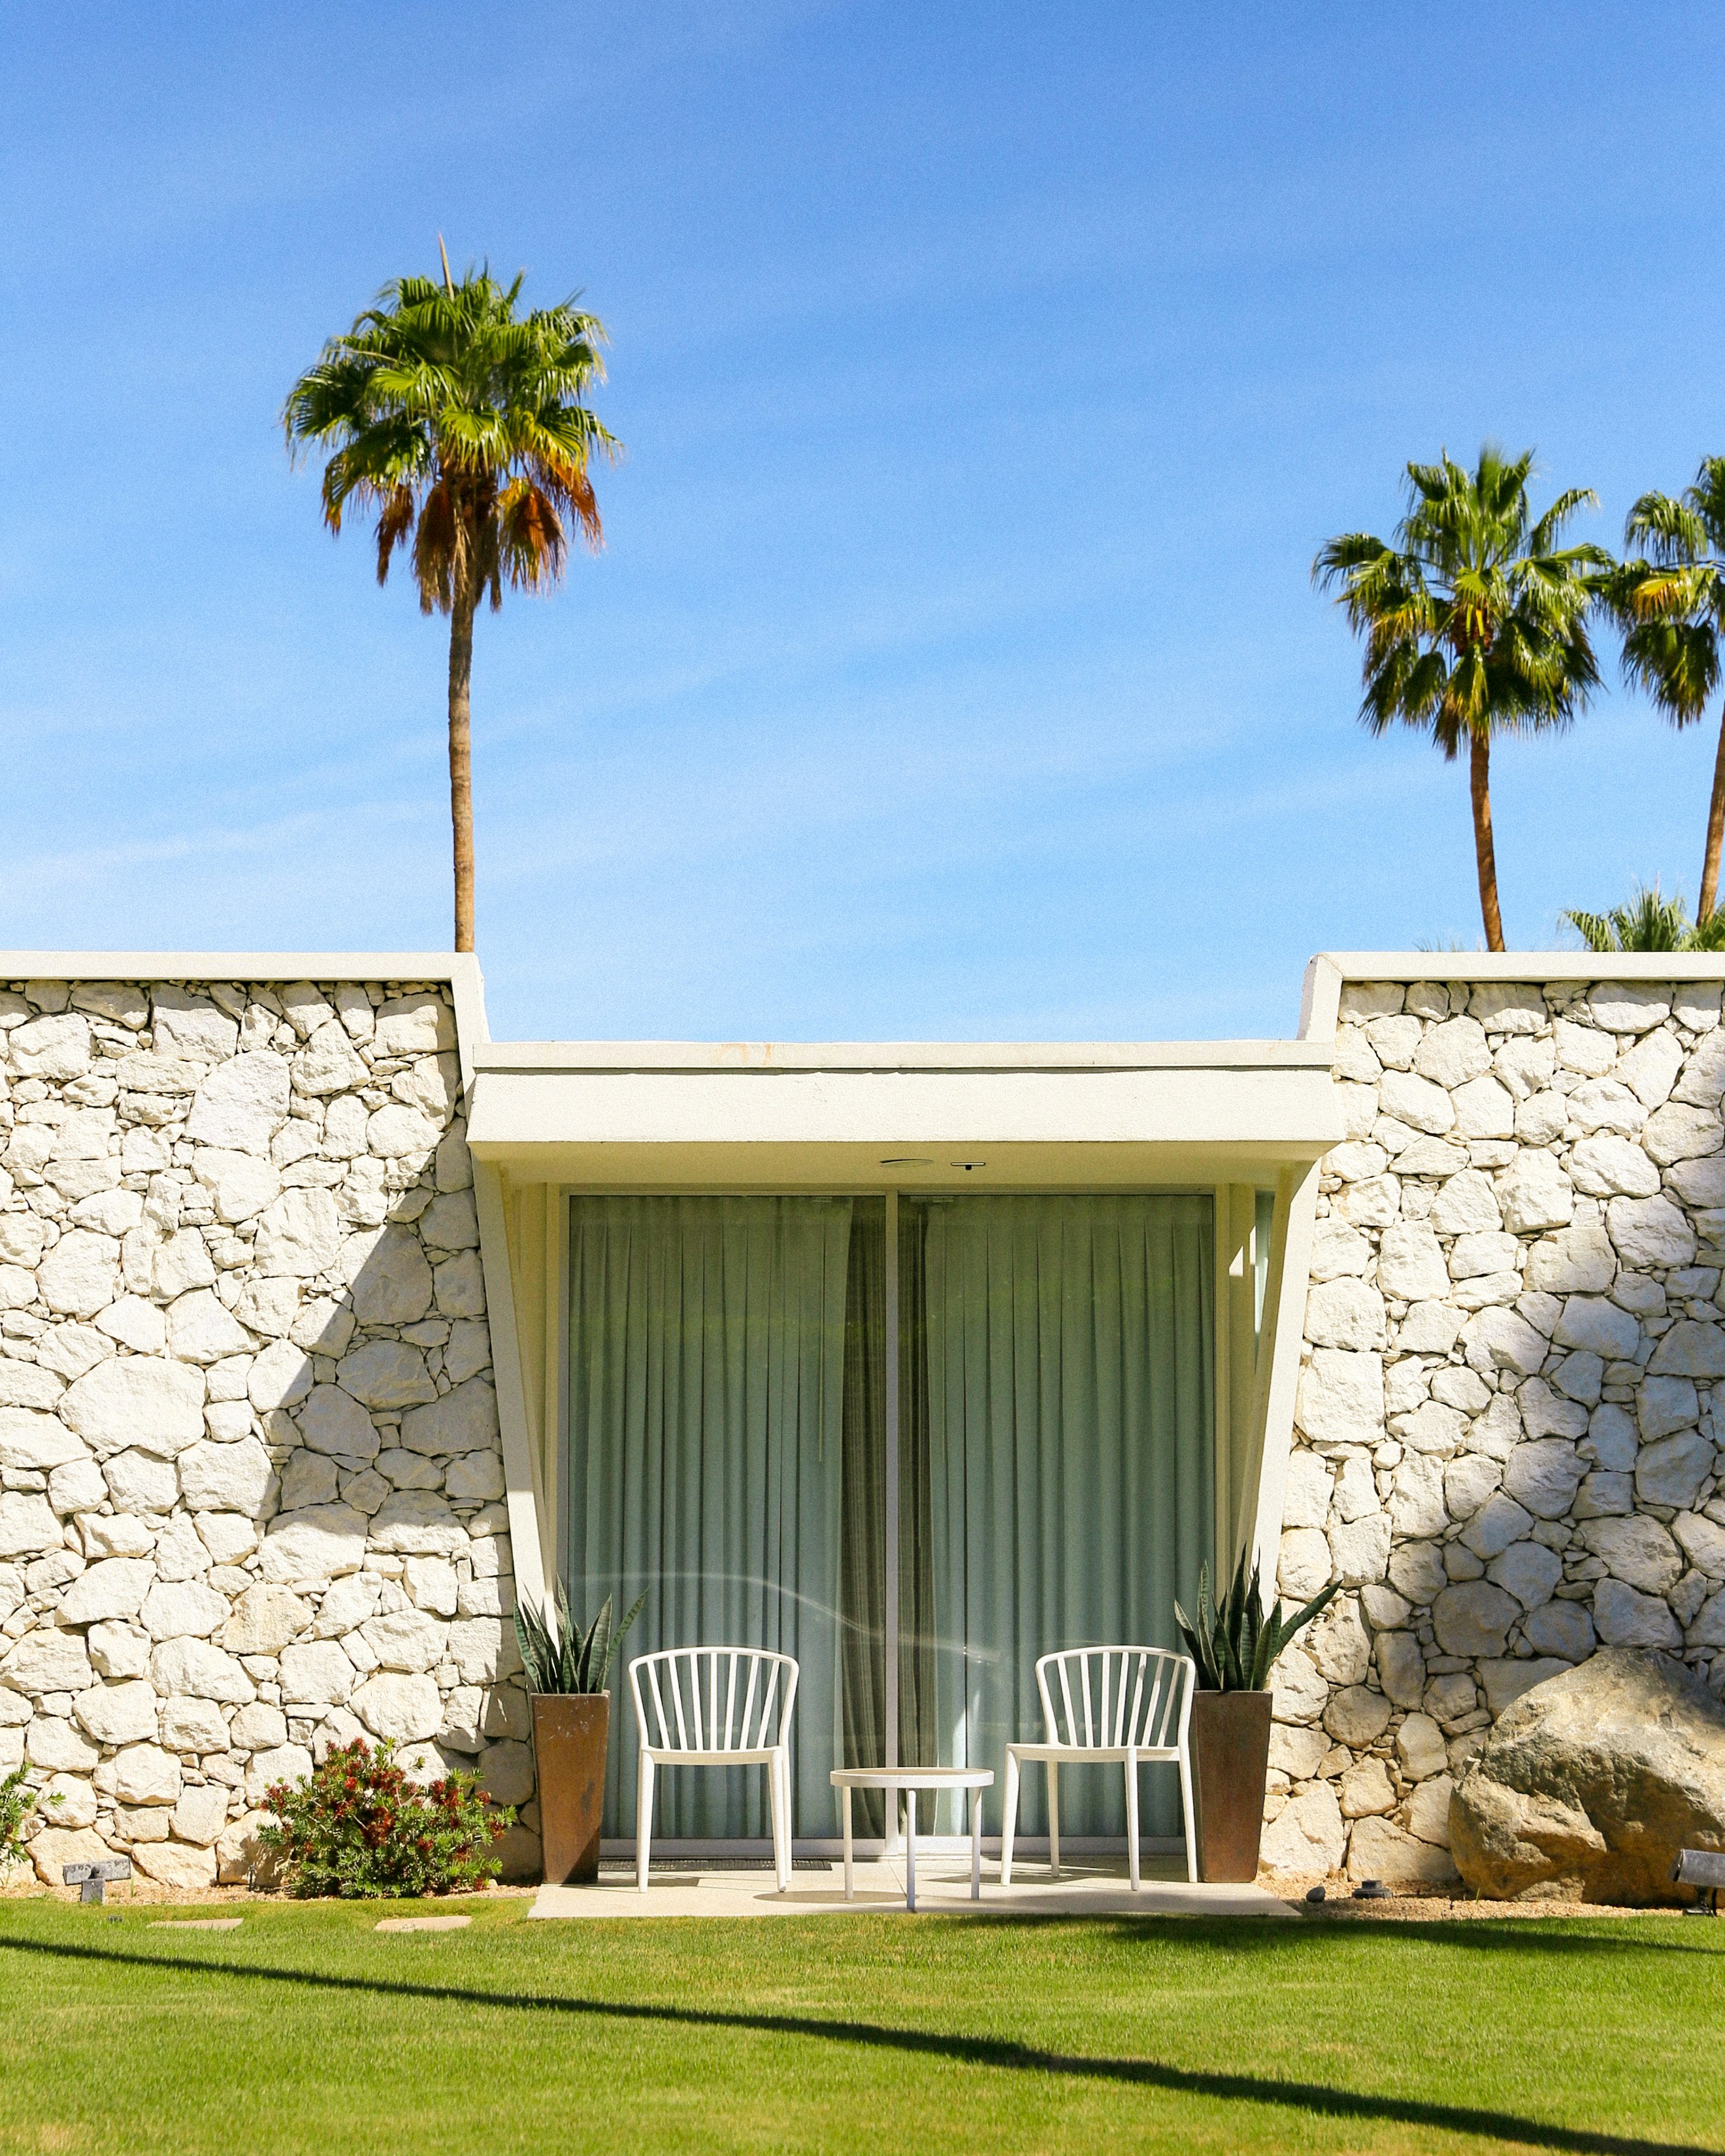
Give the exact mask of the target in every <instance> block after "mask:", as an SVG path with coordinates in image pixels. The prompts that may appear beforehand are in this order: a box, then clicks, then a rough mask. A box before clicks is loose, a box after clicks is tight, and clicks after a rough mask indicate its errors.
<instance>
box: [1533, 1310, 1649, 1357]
mask: <svg viewBox="0 0 1725 2156" xmlns="http://www.w3.org/2000/svg"><path fill="white" fill-rule="evenodd" d="M1552 1338H1553V1342H1554V1343H1555V1344H1556V1345H1557V1346H1558V1347H1584V1348H1587V1349H1589V1351H1590V1352H1591V1353H1594V1354H1595V1355H1599V1356H1603V1357H1604V1359H1605V1361H1606V1362H1608V1363H1615V1362H1626V1361H1630V1360H1632V1359H1633V1358H1634V1356H1635V1350H1636V1349H1637V1348H1638V1347H1640V1344H1641V1328H1640V1326H1639V1325H1638V1324H1637V1323H1636V1322H1635V1319H1634V1317H1631V1316H1630V1312H1628V1311H1626V1310H1620V1309H1619V1307H1618V1306H1617V1305H1616V1304H1615V1302H1610V1301H1607V1300H1606V1299H1605V1297H1604V1296H1591V1295H1572V1296H1568V1297H1567V1298H1566V1299H1565V1301H1564V1303H1563V1316H1562V1317H1560V1318H1559V1319H1558V1327H1557V1330H1556V1332H1553V1335H1552Z"/></svg>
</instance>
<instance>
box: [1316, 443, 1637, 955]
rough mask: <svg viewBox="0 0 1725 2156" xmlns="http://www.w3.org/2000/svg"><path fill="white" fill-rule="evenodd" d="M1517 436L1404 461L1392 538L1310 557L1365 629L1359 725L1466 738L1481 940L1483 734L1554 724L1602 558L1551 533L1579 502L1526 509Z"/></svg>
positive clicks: (1489, 928)
mask: <svg viewBox="0 0 1725 2156" xmlns="http://www.w3.org/2000/svg"><path fill="white" fill-rule="evenodd" d="M1532 464H1533V453H1532V450H1531V449H1529V450H1528V451H1527V453H1526V454H1524V455H1522V456H1519V457H1517V458H1516V459H1514V460H1513V461H1508V460H1506V459H1505V458H1504V456H1503V455H1502V453H1501V452H1500V451H1499V450H1497V449H1494V448H1492V447H1491V445H1490V444H1487V445H1486V447H1485V448H1484V449H1481V451H1480V457H1479V463H1478V465H1477V466H1476V469H1475V470H1472V471H1471V472H1470V471H1468V470H1466V469H1465V468H1464V467H1463V466H1462V465H1458V464H1456V463H1455V461H1454V460H1453V459H1451V458H1450V455H1449V454H1448V453H1447V451H1446V452H1445V454H1444V455H1443V458H1442V461H1441V462H1440V463H1438V464H1435V465H1415V464H1410V465H1409V466H1408V474H1407V485H1408V513H1407V515H1406V516H1404V518H1403V519H1402V521H1401V522H1400V523H1399V525H1398V526H1396V531H1395V541H1394V545H1386V544H1385V543H1384V541H1383V540H1381V539H1378V538H1374V537H1373V536H1372V534H1371V533H1370V532H1367V531H1349V532H1345V533H1343V536H1341V537H1340V538H1337V539H1332V540H1331V541H1330V542H1329V543H1328V544H1327V546H1326V547H1323V548H1322V550H1321V551H1320V552H1319V554H1318V557H1317V560H1316V561H1315V562H1313V563H1312V581H1313V583H1316V584H1317V585H1318V586H1319V588H1321V589H1323V590H1332V589H1333V590H1335V591H1336V593H1337V603H1339V604H1340V605H1341V606H1343V608H1346V610H1347V613H1348V623H1349V624H1350V626H1351V627H1352V628H1353V629H1356V630H1358V631H1359V632H1360V633H1361V634H1363V636H1364V638H1365V639H1366V649H1365V660H1364V664H1363V679H1364V687H1365V696H1364V700H1363V702H1362V703H1361V705H1360V713H1359V715H1360V717H1361V719H1362V720H1363V721H1364V723H1365V725H1366V726H1367V727H1368V730H1369V731H1371V732H1372V733H1373V734H1383V733H1386V732H1388V731H1389V728H1390V727H1391V726H1393V725H1394V723H1395V721H1397V720H1400V721H1402V722H1403V723H1404V725H1407V726H1414V727H1417V728H1418V729H1419V730H1420V731H1421V732H1423V733H1429V734H1430V737H1431V738H1432V740H1433V741H1434V742H1436V744H1437V746H1438V747H1440V749H1441V750H1442V751H1443V752H1444V756H1445V760H1446V761H1447V762H1453V761H1454V760H1455V757H1457V756H1458V755H1459V754H1460V753H1461V747H1462V744H1463V743H1464V742H1466V745H1467V751H1468V762H1469V772H1470V780H1471V788H1470V790H1471V796H1472V802H1473V837H1474V851H1475V855H1476V858H1477V860H1478V864H1479V878H1480V911H1481V914H1482V915H1483V916H1484V918H1485V924H1486V947H1487V948H1488V949H1490V950H1493V951H1501V950H1502V948H1503V920H1502V914H1501V913H1500V911H1499V910H1498V904H1497V854H1496V850H1495V849H1494V847H1493V844H1492V839H1491V743H1492V742H1493V740H1494V739H1495V738H1496V737H1498V736H1499V735H1502V734H1515V733H1534V732H1543V731H1549V730H1551V729H1553V728H1558V727H1562V726H1567V725H1568V722H1569V721H1570V720H1571V719H1572V718H1573V717H1574V715H1575V713H1576V712H1577V711H1579V710H1581V709H1583V708H1584V706H1585V705H1586V702H1587V700H1588V697H1589V694H1590V693H1591V691H1592V690H1594V688H1595V687H1596V686H1597V685H1598V683H1599V668H1598V666H1597V665H1596V664H1595V661H1594V653H1593V646H1592V644H1591V642H1590V641H1589V636H1588V627H1587V617H1588V613H1589V608H1591V607H1592V605H1593V604H1594V601H1595V599H1596V598H1598V596H1599V581H1600V579H1601V577H1603V576H1604V573H1605V572H1607V571H1609V568H1610V567H1611V566H1612V565H1611V561H1610V557H1609V555H1607V554H1606V553H1604V551H1603V550H1602V549H1601V548H1599V547H1589V546H1581V547H1563V548H1559V547H1558V543H1557V542H1558V537H1559V536H1560V535H1561V533H1562V531H1563V526H1565V525H1566V524H1567V523H1568V521H1569V519H1570V518H1571V517H1572V516H1574V514H1575V512H1576V511H1577V510H1579V509H1580V508H1582V507H1583V506H1594V500H1595V498H1594V495H1593V493H1592V492H1591V490H1589V489H1587V488H1584V487H1572V488H1571V489H1570V490H1569V491H1568V493H1567V494H1561V495H1558V499H1557V500H1555V501H1554V502H1553V504H1552V506H1551V507H1550V508H1549V509H1548V510H1547V511H1546V512H1545V514H1544V516H1542V517H1540V518H1538V521H1535V520H1534V519H1533V517H1532V512H1531V511H1530V510H1529V508H1528V506H1527V475H1528V474H1529V472H1530V471H1531V470H1532Z"/></svg>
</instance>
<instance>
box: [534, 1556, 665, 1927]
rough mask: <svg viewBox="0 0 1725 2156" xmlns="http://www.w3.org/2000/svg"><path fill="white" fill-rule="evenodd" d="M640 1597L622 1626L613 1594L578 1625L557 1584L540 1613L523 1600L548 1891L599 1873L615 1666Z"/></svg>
mask: <svg viewBox="0 0 1725 2156" xmlns="http://www.w3.org/2000/svg"><path fill="white" fill-rule="evenodd" d="M646 1599H647V1598H646V1596H645V1595H644V1594H638V1595H637V1596H636V1597H635V1599H634V1604H633V1605H632V1606H631V1608H630V1609H629V1614H628V1615H627V1616H626V1617H625V1618H624V1620H623V1622H622V1623H621V1624H620V1625H613V1624H612V1622H611V1597H610V1596H609V1595H607V1596H606V1597H605V1601H604V1606H603V1608H602V1609H600V1611H599V1614H598V1616H597V1617H595V1618H594V1619H593V1622H592V1624H591V1625H586V1626H584V1627H583V1626H582V1625H578V1624H577V1623H576V1622H575V1621H574V1620H573V1619H572V1617H571V1616H570V1614H569V1603H568V1598H567V1596H566V1595H565V1594H564V1593H563V1589H562V1582H561V1581H559V1582H558V1583H557V1587H556V1589H555V1590H554V1592H553V1595H552V1600H551V1601H550V1602H548V1603H542V1604H540V1606H539V1608H538V1609H534V1608H533V1607H532V1606H531V1604H528V1603H526V1602H522V1603H519V1604H517V1605H516V1613H515V1635H516V1642H517V1644H518V1645H519V1646H520V1648H521V1664H522V1666H523V1668H524V1669H525V1670H526V1674H527V1691H528V1694H529V1697H530V1698H531V1702H532V1707H533V1757H534V1762H535V1764H536V1768H537V1771H538V1778H539V1840H540V1846H541V1850H542V1855H543V1861H544V1868H545V1878H546V1882H547V1885H549V1886H567V1885H568V1884H570V1883H571V1882H575V1883H578V1884H583V1885H591V1884H592V1882H593V1881H595V1880H596V1879H597V1878H598V1876H599V1820H600V1817H601V1815H602V1814H603V1810H604V1805H605V1760H606V1757H607V1754H608V1751H609V1749H610V1741H611V1694H610V1692H609V1691H608V1689H607V1687H608V1685H609V1683H610V1680H611V1661H612V1657H613V1656H614V1655H615V1654H616V1652H617V1649H618V1645H619V1642H620V1640H622V1638H623V1635H624V1633H625V1632H626V1631H628V1630H629V1626H630V1625H633V1624H634V1621H635V1619H636V1618H637V1617H638V1616H639V1614H640V1610H641V1604H643V1603H644V1601H645V1600H646Z"/></svg>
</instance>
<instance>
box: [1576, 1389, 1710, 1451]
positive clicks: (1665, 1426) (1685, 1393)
mask: <svg viewBox="0 0 1725 2156" xmlns="http://www.w3.org/2000/svg"><path fill="white" fill-rule="evenodd" d="M1700 1419H1701V1401H1700V1399H1699V1398H1698V1397H1697V1393H1696V1390H1695V1387H1694V1386H1693V1384H1692V1383H1691V1382H1690V1380H1689V1379H1688V1378H1645V1379H1644V1380H1643V1382H1642V1383H1640V1385H1638V1386H1637V1387H1636V1388H1635V1421H1636V1424H1637V1425H1638V1427H1639V1429H1640V1436H1641V1442H1642V1444H1643V1445H1651V1443H1652V1442H1653V1441H1654V1440H1655V1439H1656V1438H1661V1437H1669V1436H1670V1435H1671V1432H1672V1431H1673V1430H1687V1429H1689V1428H1691V1427H1692V1425H1693V1424H1695V1423H1697V1422H1698V1421H1699V1420H1700ZM1589 1433H1591V1425H1589ZM1609 1464H1610V1465H1611V1466H1622V1467H1633V1466H1635V1453H1634V1450H1633V1448H1631V1450H1630V1453H1629V1455H1628V1457H1627V1458H1626V1459H1621V1460H1612V1461H1611V1462H1610V1463H1609Z"/></svg>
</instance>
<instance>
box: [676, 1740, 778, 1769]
mask: <svg viewBox="0 0 1725 2156" xmlns="http://www.w3.org/2000/svg"><path fill="white" fill-rule="evenodd" d="M641 1749H642V1751H643V1752H644V1753H645V1754H646V1756H647V1758H649V1759H650V1760H651V1761H652V1762H653V1763H654V1765H655V1767H764V1766H766V1765H767V1763H768V1761H769V1760H773V1759H777V1758H779V1757H780V1755H781V1754H782V1753H783V1751H784V1749H785V1748H784V1746H783V1745H782V1744H768V1745H767V1746H766V1747H765V1748H763V1749H762V1750H760V1751H758V1752H695V1751H685V1750H684V1748H683V1747H682V1746H681V1745H680V1744H673V1745H671V1746H670V1748H666V1747H665V1746H664V1745H659V1744H644V1745H643V1746H642V1747H641Z"/></svg>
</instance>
